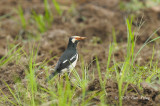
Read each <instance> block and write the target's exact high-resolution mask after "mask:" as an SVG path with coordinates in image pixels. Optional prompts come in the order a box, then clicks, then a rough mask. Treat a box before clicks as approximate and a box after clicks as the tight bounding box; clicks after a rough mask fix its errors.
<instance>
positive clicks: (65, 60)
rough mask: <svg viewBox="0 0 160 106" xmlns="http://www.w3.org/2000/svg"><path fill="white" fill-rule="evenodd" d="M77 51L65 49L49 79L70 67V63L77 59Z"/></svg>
mask: <svg viewBox="0 0 160 106" xmlns="http://www.w3.org/2000/svg"><path fill="white" fill-rule="evenodd" d="M76 55H78V54H77V52H76V51H71V50H70V51H65V52H64V53H63V54H62V56H61V57H60V59H59V61H58V62H57V64H56V66H55V69H54V72H53V73H52V74H51V75H50V76H49V78H48V79H47V81H49V80H50V79H52V78H53V77H54V76H55V75H56V74H58V73H60V72H61V70H63V69H65V68H68V67H69V65H70V64H71V63H72V62H74V61H75V60H76Z"/></svg>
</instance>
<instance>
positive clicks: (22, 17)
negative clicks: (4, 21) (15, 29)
mask: <svg viewBox="0 0 160 106" xmlns="http://www.w3.org/2000/svg"><path fill="white" fill-rule="evenodd" d="M17 13H18V15H19V17H20V20H21V24H22V28H23V29H26V27H27V22H26V19H25V17H24V12H23V9H22V7H21V6H19V7H18V11H17Z"/></svg>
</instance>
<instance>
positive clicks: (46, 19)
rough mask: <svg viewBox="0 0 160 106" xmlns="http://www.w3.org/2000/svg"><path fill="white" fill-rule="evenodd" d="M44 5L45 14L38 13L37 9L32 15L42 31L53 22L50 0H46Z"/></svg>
mask: <svg viewBox="0 0 160 106" xmlns="http://www.w3.org/2000/svg"><path fill="white" fill-rule="evenodd" d="M44 7H45V9H44V10H45V11H44V12H45V14H44V15H42V14H37V13H36V12H35V11H33V16H32V17H33V19H34V21H35V24H36V26H37V28H38V30H39V31H40V32H45V31H46V30H47V29H48V28H49V27H50V26H51V24H52V22H53V14H52V12H51V10H50V7H49V4H48V0H44Z"/></svg>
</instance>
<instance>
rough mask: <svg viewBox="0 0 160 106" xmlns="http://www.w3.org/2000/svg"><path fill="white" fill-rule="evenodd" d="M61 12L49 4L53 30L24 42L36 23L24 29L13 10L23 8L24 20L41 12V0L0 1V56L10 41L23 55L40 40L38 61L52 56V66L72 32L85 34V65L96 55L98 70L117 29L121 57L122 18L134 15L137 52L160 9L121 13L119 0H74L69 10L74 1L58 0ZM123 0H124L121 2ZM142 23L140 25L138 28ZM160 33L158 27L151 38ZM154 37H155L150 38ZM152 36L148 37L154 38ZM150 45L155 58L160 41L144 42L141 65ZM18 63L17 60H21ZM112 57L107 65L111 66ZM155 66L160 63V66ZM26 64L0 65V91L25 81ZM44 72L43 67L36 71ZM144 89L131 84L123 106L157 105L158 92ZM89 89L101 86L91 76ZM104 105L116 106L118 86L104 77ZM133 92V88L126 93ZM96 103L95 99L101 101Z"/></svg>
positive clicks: (123, 46)
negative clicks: (105, 103) (21, 47)
mask: <svg viewBox="0 0 160 106" xmlns="http://www.w3.org/2000/svg"><path fill="white" fill-rule="evenodd" d="M58 1H59V3H60V4H61V5H62V7H63V8H62V9H63V10H64V13H63V14H62V16H58V14H57V13H56V11H55V10H54V8H53V5H52V7H51V9H52V12H53V13H54V22H53V23H52V26H51V28H49V29H48V30H47V31H46V32H45V33H43V34H41V39H40V40H38V41H33V40H28V36H27V34H28V33H31V34H32V37H33V36H34V37H36V36H37V35H35V34H36V31H35V30H34V29H36V26H35V24H34V23H32V24H30V25H29V26H27V28H26V30H23V28H22V26H21V23H20V18H19V16H18V14H17V12H16V9H17V8H18V6H19V5H21V6H22V8H23V10H24V16H25V18H26V20H27V21H29V19H30V18H31V13H32V10H35V11H36V12H37V13H42V14H43V13H44V6H43V0H23V1H22V0H1V1H0V58H2V57H3V56H5V55H6V53H7V50H8V45H9V43H13V44H17V43H19V42H20V43H21V46H24V49H25V51H26V53H29V52H30V49H29V48H30V45H29V43H32V44H35V42H36V44H39V50H38V56H37V60H36V62H37V63H41V62H42V61H43V60H45V59H47V60H49V59H50V58H52V57H54V56H56V57H55V58H54V59H53V60H51V61H50V62H49V63H48V64H47V65H48V66H49V67H54V66H55V64H56V62H57V60H58V58H59V56H60V55H61V54H62V53H63V51H64V50H65V48H66V46H67V42H68V37H69V36H73V35H79V36H85V37H87V40H85V41H83V42H80V43H79V45H78V52H79V54H80V56H83V58H84V60H85V63H86V64H90V63H92V64H91V65H90V67H89V72H93V70H96V63H95V62H94V59H95V58H96V56H97V57H98V59H99V62H100V66H101V70H102V72H103V71H105V68H106V62H107V57H108V50H109V44H110V42H112V41H113V39H112V38H113V36H112V30H113V28H114V29H115V31H116V38H117V44H118V46H119V48H117V49H115V51H114V57H115V60H116V61H117V62H121V61H123V60H124V57H125V56H126V48H127V28H126V22H125V18H126V17H130V16H131V15H133V16H134V20H133V29H139V28H140V29H139V30H135V34H136V36H137V45H136V48H135V51H138V50H139V48H140V47H141V46H142V45H143V44H144V42H145V41H146V40H147V39H148V38H149V37H150V36H151V34H152V33H153V32H154V31H155V30H156V29H157V28H158V27H159V26H160V10H157V9H155V8H146V9H142V10H139V11H138V12H133V13H128V12H127V11H124V10H123V11H122V10H121V9H120V7H119V4H120V1H119V0H76V1H75V8H74V9H72V12H68V10H69V9H70V8H71V5H72V3H73V1H72V0H65V1H61V0H58ZM124 1H125V0H124ZM141 22H144V24H143V25H142V26H141ZM140 26H141V27H140ZM158 36H160V32H159V31H158V32H157V33H156V34H155V37H158ZM153 38H154V37H153ZM153 38H152V39H153ZM153 45H154V47H155V50H156V52H155V56H154V58H153V62H155V61H157V59H158V58H159V50H160V48H159V41H156V42H153V43H151V44H150V45H147V46H146V47H145V48H144V49H143V50H142V51H141V53H140V54H139V55H138V57H137V59H136V63H137V64H139V65H145V64H146V63H147V62H148V61H150V59H151V58H152V50H153ZM20 63H21V64H20ZM112 63H113V62H112V61H111V65H112ZM80 66H81V62H80V61H79V62H78V64H77V66H76V69H77V70H78V72H79V73H80V70H81V68H80ZM158 66H159V64H158ZM27 68H28V58H27V57H23V58H22V59H20V60H19V62H18V63H16V62H14V61H11V62H10V63H9V64H6V65H5V66H3V67H0V89H1V90H2V91H3V92H5V93H6V94H7V93H8V92H9V91H8V88H7V86H6V84H4V82H6V83H7V84H8V85H9V86H10V87H11V88H13V89H14V87H13V86H14V84H15V82H16V81H19V80H23V79H24V77H25V70H26V69H27ZM40 71H42V72H43V70H40ZM44 79H45V75H44V76H43V75H42V76H40V77H39V80H44ZM142 85H143V86H142V87H143V90H141V91H140V92H141V93H138V91H139V90H135V89H138V87H137V86H135V85H129V86H128V91H127V92H125V96H124V97H122V98H123V104H124V105H127V106H129V105H155V104H160V101H159V98H160V95H159V92H158V91H156V90H154V89H151V88H150V87H148V86H144V85H148V84H142ZM88 90H89V91H95V90H101V88H100V85H99V81H98V80H94V81H93V82H91V84H90V85H89V87H88ZM106 91H107V93H108V94H107V97H106V100H107V104H112V105H116V104H117V103H118V102H117V101H118V85H117V83H116V82H115V81H114V80H113V81H112V80H109V81H107V84H106ZM129 91H131V92H129ZM0 95H2V93H0ZM95 100H97V102H96V103H98V101H99V99H98V98H97V99H95Z"/></svg>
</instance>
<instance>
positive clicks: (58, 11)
mask: <svg viewBox="0 0 160 106" xmlns="http://www.w3.org/2000/svg"><path fill="white" fill-rule="evenodd" d="M52 3H53V5H54V7H55V9H56V11H57V13H58V14H59V15H60V16H61V15H62V13H63V11H62V10H61V8H60V5H59V3H58V2H57V1H56V0H52Z"/></svg>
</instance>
